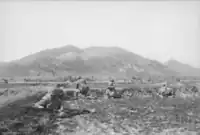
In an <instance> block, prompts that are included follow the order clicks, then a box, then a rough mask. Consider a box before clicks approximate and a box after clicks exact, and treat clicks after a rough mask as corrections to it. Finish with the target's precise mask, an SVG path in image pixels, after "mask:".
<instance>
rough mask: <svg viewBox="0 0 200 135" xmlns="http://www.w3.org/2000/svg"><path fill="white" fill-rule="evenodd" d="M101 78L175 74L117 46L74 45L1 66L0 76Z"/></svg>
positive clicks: (154, 61) (164, 66) (161, 65)
mask: <svg viewBox="0 0 200 135" xmlns="http://www.w3.org/2000/svg"><path fill="white" fill-rule="evenodd" d="M69 74H79V75H102V76H116V77H123V76H124V77H131V76H133V75H137V76H144V77H146V76H154V75H157V76H167V75H177V74H178V73H177V72H176V71H174V70H172V69H169V68H168V67H167V66H166V65H164V64H162V63H160V62H158V61H156V60H150V59H147V58H144V57H142V56H140V55H137V54H135V53H132V52H129V51H127V50H125V49H122V48H119V47H100V46H99V47H88V48H85V49H80V48H78V47H76V46H73V45H66V46H63V47H59V48H53V49H46V50H43V51H40V52H37V53H35V54H31V55H29V56H26V57H23V58H21V59H19V60H15V61H12V62H9V63H7V64H3V66H0V76H29V75H69Z"/></svg>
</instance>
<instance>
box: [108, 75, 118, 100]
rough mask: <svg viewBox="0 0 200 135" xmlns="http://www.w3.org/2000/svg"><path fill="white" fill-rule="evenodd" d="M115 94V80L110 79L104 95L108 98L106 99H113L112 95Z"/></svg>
mask: <svg viewBox="0 0 200 135" xmlns="http://www.w3.org/2000/svg"><path fill="white" fill-rule="evenodd" d="M115 94H116V90H115V80H114V79H111V80H110V81H109V82H108V88H107V90H106V95H107V96H108V98H110V97H114V95H115Z"/></svg>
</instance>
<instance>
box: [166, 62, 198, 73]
mask: <svg viewBox="0 0 200 135" xmlns="http://www.w3.org/2000/svg"><path fill="white" fill-rule="evenodd" d="M165 65H167V66H168V67H169V68H170V69H171V70H174V71H176V72H179V73H180V74H181V75H185V76H200V68H195V67H192V66H190V65H188V64H184V63H181V62H179V61H177V60H174V59H171V60H169V61H167V62H166V63H165Z"/></svg>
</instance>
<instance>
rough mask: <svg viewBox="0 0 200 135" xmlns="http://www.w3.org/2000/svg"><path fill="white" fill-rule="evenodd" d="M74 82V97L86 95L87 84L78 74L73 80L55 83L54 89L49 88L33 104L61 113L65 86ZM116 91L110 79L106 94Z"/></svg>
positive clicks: (67, 86) (109, 94)
mask: <svg viewBox="0 0 200 135" xmlns="http://www.w3.org/2000/svg"><path fill="white" fill-rule="evenodd" d="M73 84H76V89H73V93H74V96H75V97H79V96H88V93H89V86H88V84H87V81H86V79H84V78H82V77H81V76H79V77H78V78H77V80H76V81H75V82H71V81H69V80H68V81H67V82H66V83H65V84H64V85H63V84H57V85H56V87H55V88H54V89H51V90H49V91H48V92H47V93H46V94H45V95H44V96H43V97H42V98H41V100H40V101H38V102H36V103H35V104H34V107H36V108H53V109H55V110H57V111H58V112H59V113H60V115H63V105H64V104H63V103H64V97H65V88H70V86H72V85H73ZM115 93H116V90H115V81H114V79H111V80H110V81H109V84H108V88H107V90H106V95H107V96H108V97H109V98H110V97H112V96H113V95H114V94H115Z"/></svg>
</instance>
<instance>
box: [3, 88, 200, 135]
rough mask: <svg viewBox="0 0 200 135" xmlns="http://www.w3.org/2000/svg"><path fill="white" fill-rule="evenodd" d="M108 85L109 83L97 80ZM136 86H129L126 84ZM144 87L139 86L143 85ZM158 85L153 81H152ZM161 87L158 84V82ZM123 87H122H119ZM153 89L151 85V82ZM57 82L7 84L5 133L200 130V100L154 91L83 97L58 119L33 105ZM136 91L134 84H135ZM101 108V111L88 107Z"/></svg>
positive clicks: (133, 134) (141, 134) (134, 134)
mask: <svg viewBox="0 0 200 135" xmlns="http://www.w3.org/2000/svg"><path fill="white" fill-rule="evenodd" d="M92 86H93V89H94V88H105V87H106V84H96V85H95V84H92ZM133 86H135V87H136V85H130V84H123V87H126V88H128V87H133ZM141 86H142V85H139V86H137V87H141ZM152 86H153V85H152ZM154 86H158V85H154ZM118 87H119V88H120V87H122V85H118ZM146 87H147V85H146ZM50 88H51V86H20V85H19V86H17V87H13V86H12V88H11V87H10V88H8V89H5V88H1V90H0V91H1V92H3V94H2V95H1V96H0V125H1V126H0V133H1V134H3V135H4V134H5V135H8V134H9V135H14V134H19V135H23V134H24V135H41V134H42V135H50V134H52V135H56V134H58V135H64V134H69V135H79V134H82V135H97V134H99V135H104V134H105V135H111V134H115V135H125V134H127V135H155V134H163V135H166V134H167V133H170V134H174V135H175V134H180V135H184V134H187V135H188V134H189V133H190V134H192V135H196V134H197V133H198V132H200V98H199V97H196V98H186V99H184V98H182V97H176V98H172V97H169V98H163V99H161V98H160V97H157V96H154V97H153V96H152V95H146V96H145V95H144V96H142V95H141V96H133V97H131V98H116V99H104V98H103V97H102V94H101V93H96V94H95V93H92V95H93V96H96V97H97V99H87V98H80V99H79V100H78V102H75V101H74V100H71V101H66V102H65V111H66V112H67V114H68V115H67V116H66V117H64V118H58V117H57V116H56V115H55V114H54V113H53V112H49V111H38V110H31V109H30V108H28V107H27V106H30V105H31V104H32V103H35V102H36V101H38V100H39V99H40V98H41V96H42V95H44V93H45V91H47V90H48V89H50ZM133 90H134V88H133ZM88 108H95V110H96V112H95V113H84V111H81V110H84V109H88Z"/></svg>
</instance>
